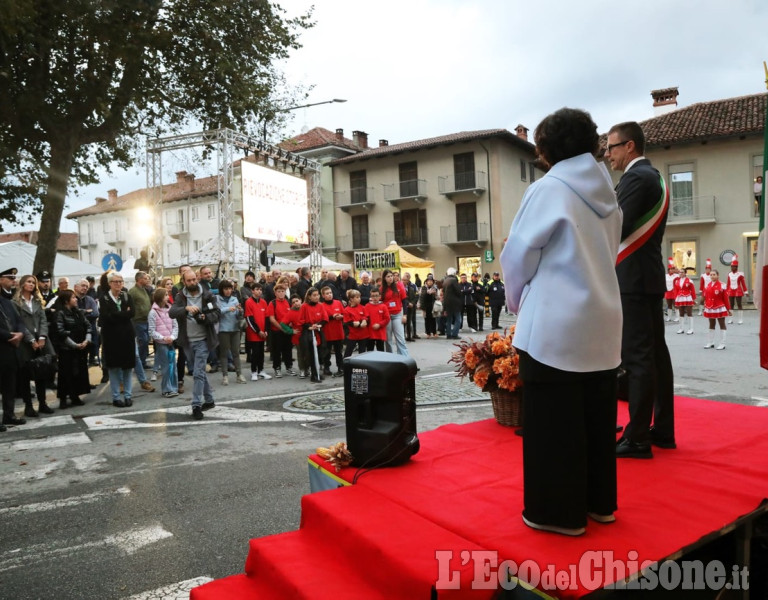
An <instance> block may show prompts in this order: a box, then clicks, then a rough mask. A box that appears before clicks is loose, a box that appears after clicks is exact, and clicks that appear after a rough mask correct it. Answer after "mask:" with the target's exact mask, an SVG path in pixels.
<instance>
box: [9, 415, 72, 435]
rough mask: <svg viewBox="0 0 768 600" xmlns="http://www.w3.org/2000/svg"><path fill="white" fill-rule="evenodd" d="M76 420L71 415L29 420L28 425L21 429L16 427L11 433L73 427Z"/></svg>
mask: <svg viewBox="0 0 768 600" xmlns="http://www.w3.org/2000/svg"><path fill="white" fill-rule="evenodd" d="M74 423H75V419H73V418H72V417H71V416H70V415H57V416H55V417H45V418H42V419H27V423H26V425H23V426H21V427H19V428H16V427H14V428H13V429H12V430H11V431H29V430H30V429H41V428H43V427H59V426H61V425H73V424H74Z"/></svg>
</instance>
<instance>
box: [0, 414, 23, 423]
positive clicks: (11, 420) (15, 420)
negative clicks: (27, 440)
mask: <svg viewBox="0 0 768 600" xmlns="http://www.w3.org/2000/svg"><path fill="white" fill-rule="evenodd" d="M26 422H27V420H26V419H22V418H20V417H17V416H16V415H13V416H11V417H3V425H24V423H26Z"/></svg>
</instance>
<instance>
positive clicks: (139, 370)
mask: <svg viewBox="0 0 768 600" xmlns="http://www.w3.org/2000/svg"><path fill="white" fill-rule="evenodd" d="M134 370H135V371H136V378H137V379H138V380H139V383H144V382H145V381H146V380H147V374H146V373H145V372H144V365H143V364H142V362H141V357H140V356H139V345H138V344H136V365H135V366H134Z"/></svg>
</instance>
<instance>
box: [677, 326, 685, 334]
mask: <svg viewBox="0 0 768 600" xmlns="http://www.w3.org/2000/svg"><path fill="white" fill-rule="evenodd" d="M677 333H685V331H683V328H682V327H681V328H680V329H678V330H677Z"/></svg>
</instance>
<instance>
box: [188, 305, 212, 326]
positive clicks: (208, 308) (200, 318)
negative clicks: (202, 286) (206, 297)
mask: <svg viewBox="0 0 768 600" xmlns="http://www.w3.org/2000/svg"><path fill="white" fill-rule="evenodd" d="M213 310H214V306H213V303H212V302H208V303H206V304H204V305H203V309H202V311H201V312H199V313H195V314H194V315H192V318H193V319H194V320H195V322H196V323H201V324H206V323H209V322H210V321H209V320H208V317H205V316H204V315H207V314H208V313H212V312H213Z"/></svg>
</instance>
